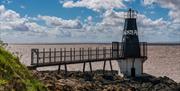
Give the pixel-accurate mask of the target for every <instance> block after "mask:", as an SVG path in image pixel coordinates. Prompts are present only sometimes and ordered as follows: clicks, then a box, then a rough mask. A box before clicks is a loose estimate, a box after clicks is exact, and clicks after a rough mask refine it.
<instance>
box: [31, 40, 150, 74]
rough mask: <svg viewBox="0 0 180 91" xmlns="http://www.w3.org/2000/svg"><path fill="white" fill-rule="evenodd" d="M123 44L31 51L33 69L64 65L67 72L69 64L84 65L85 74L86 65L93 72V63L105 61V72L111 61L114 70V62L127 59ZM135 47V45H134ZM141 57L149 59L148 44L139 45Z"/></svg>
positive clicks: (114, 43)
mask: <svg viewBox="0 0 180 91" xmlns="http://www.w3.org/2000/svg"><path fill="white" fill-rule="evenodd" d="M122 45H123V43H120V42H113V43H112V47H111V48H107V47H102V48H101V47H97V48H91V47H90V48H79V49H76V48H69V49H67V48H60V49H56V48H54V49H49V50H47V49H46V50H45V48H43V49H41V50H40V49H31V65H32V66H33V67H44V66H55V65H59V68H58V72H59V71H60V67H61V65H64V67H65V71H67V66H66V65H69V64H78V63H83V72H84V71H85V65H86V63H89V67H90V71H92V65H91V62H99V61H104V66H103V70H105V65H106V61H109V63H110V68H111V70H112V63H111V61H112V60H120V59H126V57H125V56H124V55H123V47H122ZM134 46H135V45H134ZM139 46H140V51H141V55H140V56H139V58H142V59H144V60H145V59H147V43H145V42H141V43H139Z"/></svg>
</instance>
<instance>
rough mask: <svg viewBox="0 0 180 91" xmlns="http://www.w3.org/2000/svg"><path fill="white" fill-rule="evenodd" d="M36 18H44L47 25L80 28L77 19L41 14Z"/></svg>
mask: <svg viewBox="0 0 180 91" xmlns="http://www.w3.org/2000/svg"><path fill="white" fill-rule="evenodd" d="M38 18H40V19H42V20H44V21H45V22H46V24H47V25H50V26H55V27H61V28H81V27H82V25H81V22H80V21H79V20H77V19H75V20H64V19H62V18H58V17H54V16H41V15H39V16H38Z"/></svg>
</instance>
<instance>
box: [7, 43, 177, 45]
mask: <svg viewBox="0 0 180 91" xmlns="http://www.w3.org/2000/svg"><path fill="white" fill-rule="evenodd" d="M6 44H8V45H84V44H85V45H86V44H92V45H94V44H101V45H110V44H111V43H6ZM148 45H180V43H148Z"/></svg>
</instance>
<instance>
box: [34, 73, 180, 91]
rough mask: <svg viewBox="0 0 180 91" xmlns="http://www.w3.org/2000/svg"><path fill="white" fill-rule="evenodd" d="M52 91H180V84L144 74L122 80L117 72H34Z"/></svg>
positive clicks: (165, 78)
mask: <svg viewBox="0 0 180 91" xmlns="http://www.w3.org/2000/svg"><path fill="white" fill-rule="evenodd" d="M33 74H34V76H35V77H37V78H38V79H39V80H41V81H42V82H43V83H44V84H45V85H46V86H47V87H48V88H49V90H50V91H180V83H179V84H178V83H176V82H175V81H173V80H172V79H170V78H168V77H166V76H165V77H158V78H156V77H154V76H151V75H148V74H144V76H143V77H138V78H122V77H120V76H119V75H117V72H116V71H113V74H112V72H110V71H106V72H105V74H102V70H97V71H93V72H92V73H90V72H86V73H83V72H80V71H69V72H68V73H67V74H66V75H64V71H61V73H60V74H58V73H57V72H56V71H41V72H38V71H33Z"/></svg>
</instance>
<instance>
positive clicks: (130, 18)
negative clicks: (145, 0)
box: [122, 9, 140, 77]
mask: <svg viewBox="0 0 180 91" xmlns="http://www.w3.org/2000/svg"><path fill="white" fill-rule="evenodd" d="M136 17H137V11H135V10H132V9H129V10H128V12H127V13H126V14H125V23H124V29H123V37H122V50H123V51H122V54H123V56H124V58H126V59H129V60H131V68H130V75H131V77H135V75H136V69H135V59H136V58H140V45H139V38H138V29H137V24H136Z"/></svg>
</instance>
